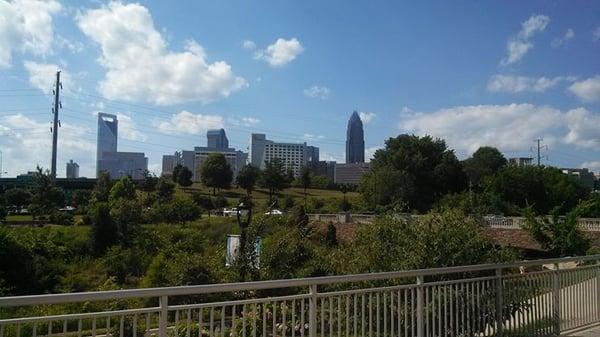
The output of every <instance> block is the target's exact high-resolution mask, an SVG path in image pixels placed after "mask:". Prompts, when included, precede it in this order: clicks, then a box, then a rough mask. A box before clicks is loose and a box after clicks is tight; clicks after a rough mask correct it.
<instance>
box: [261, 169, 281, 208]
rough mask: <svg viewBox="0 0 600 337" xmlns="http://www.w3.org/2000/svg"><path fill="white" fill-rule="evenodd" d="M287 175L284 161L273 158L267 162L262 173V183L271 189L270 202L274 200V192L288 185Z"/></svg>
mask: <svg viewBox="0 0 600 337" xmlns="http://www.w3.org/2000/svg"><path fill="white" fill-rule="evenodd" d="M286 181H287V180H286V175H285V170H284V168H283V162H282V161H281V160H279V159H273V160H271V161H268V162H265V169H264V170H263V173H262V175H261V179H260V185H261V186H263V187H265V188H268V189H269V204H271V203H272V202H273V194H275V193H277V192H278V191H280V190H282V189H283V188H284V187H285V186H286Z"/></svg>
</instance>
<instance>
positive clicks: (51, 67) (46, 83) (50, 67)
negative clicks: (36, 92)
mask: <svg viewBox="0 0 600 337" xmlns="http://www.w3.org/2000/svg"><path fill="white" fill-rule="evenodd" d="M24 66H25V69H27V72H29V84H31V86H33V87H36V88H38V89H40V90H41V91H42V92H44V93H49V92H52V90H53V89H54V86H55V82H56V71H57V70H60V67H59V66H58V65H56V64H49V63H37V62H33V61H25V62H24ZM60 82H61V83H62V84H63V89H62V90H63V91H64V92H66V93H70V92H72V91H73V90H72V89H73V80H72V78H71V75H70V74H69V73H68V72H67V71H64V70H62V71H61V73H60Z"/></svg>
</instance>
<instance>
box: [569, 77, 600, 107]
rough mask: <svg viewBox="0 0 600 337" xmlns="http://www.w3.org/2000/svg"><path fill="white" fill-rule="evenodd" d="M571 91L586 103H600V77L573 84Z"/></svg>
mask: <svg viewBox="0 0 600 337" xmlns="http://www.w3.org/2000/svg"><path fill="white" fill-rule="evenodd" d="M569 91H571V92H572V93H573V94H575V95H576V96H577V97H579V98H580V99H581V100H583V101H586V102H595V101H600V76H595V77H590V78H588V79H585V80H583V81H577V82H575V83H573V84H571V86H570V87H569Z"/></svg>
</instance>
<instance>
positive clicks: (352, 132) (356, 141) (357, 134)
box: [346, 111, 365, 164]
mask: <svg viewBox="0 0 600 337" xmlns="http://www.w3.org/2000/svg"><path fill="white" fill-rule="evenodd" d="M364 162H365V133H364V130H363V123H362V121H361V120H360V116H359V115H358V112H356V111H354V112H353V113H352V116H350V120H348V129H347V130H346V164H353V163H364Z"/></svg>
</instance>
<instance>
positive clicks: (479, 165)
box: [463, 146, 506, 186]
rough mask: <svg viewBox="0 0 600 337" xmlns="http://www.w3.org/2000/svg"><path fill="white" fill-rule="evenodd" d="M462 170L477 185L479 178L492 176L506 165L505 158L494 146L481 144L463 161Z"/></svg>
mask: <svg viewBox="0 0 600 337" xmlns="http://www.w3.org/2000/svg"><path fill="white" fill-rule="evenodd" d="M463 166H464V171H465V173H466V174H467V177H468V178H469V180H470V182H471V184H472V185H473V186H479V184H480V183H481V180H482V179H484V178H485V177H489V176H492V175H494V174H496V172H498V170H500V169H501V168H503V167H504V166H506V158H504V156H503V155H502V153H501V152H500V151H498V149H497V148H495V147H490V146H483V147H480V148H479V149H477V151H475V152H474V153H473V156H471V158H469V159H466V160H465V161H463Z"/></svg>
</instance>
